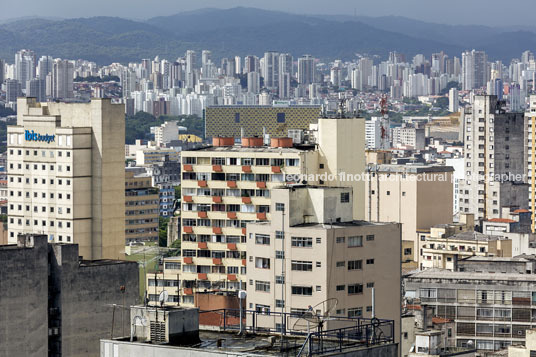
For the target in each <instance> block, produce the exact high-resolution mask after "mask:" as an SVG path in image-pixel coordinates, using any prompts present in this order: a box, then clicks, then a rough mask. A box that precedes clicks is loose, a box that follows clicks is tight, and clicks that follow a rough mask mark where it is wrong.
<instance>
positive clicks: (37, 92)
mask: <svg viewBox="0 0 536 357" xmlns="http://www.w3.org/2000/svg"><path fill="white" fill-rule="evenodd" d="M26 96H27V97H32V98H36V99H37V101H38V102H46V100H47V96H46V80H45V79H39V78H34V79H30V80H29V81H28V83H27V84H26Z"/></svg>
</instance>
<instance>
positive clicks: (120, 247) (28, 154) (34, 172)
mask: <svg viewBox="0 0 536 357" xmlns="http://www.w3.org/2000/svg"><path fill="white" fill-rule="evenodd" d="M17 104H18V105H17V106H18V108H17V125H13V126H9V127H8V134H7V138H8V140H7V142H8V144H7V145H8V147H7V152H8V161H7V167H8V190H9V207H8V222H9V236H8V239H9V242H11V243H14V242H16V239H17V235H19V234H21V233H41V234H45V235H47V237H48V239H49V242H56V243H57V242H60V243H77V244H78V245H79V247H80V255H82V256H83V257H84V258H85V259H106V258H110V259H117V258H121V257H123V256H124V245H125V179H124V178H125V168H124V165H125V147H124V135H125V109H124V105H122V104H121V105H120V104H111V101H110V100H109V99H94V100H92V101H91V102H90V103H83V104H79V103H77V104H74V103H73V104H71V103H54V102H49V103H38V102H36V100H35V99H33V98H20V99H19V100H18V103H17Z"/></svg>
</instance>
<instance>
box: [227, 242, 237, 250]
mask: <svg viewBox="0 0 536 357" xmlns="http://www.w3.org/2000/svg"><path fill="white" fill-rule="evenodd" d="M227 249H229V250H236V249H237V248H236V243H227Z"/></svg>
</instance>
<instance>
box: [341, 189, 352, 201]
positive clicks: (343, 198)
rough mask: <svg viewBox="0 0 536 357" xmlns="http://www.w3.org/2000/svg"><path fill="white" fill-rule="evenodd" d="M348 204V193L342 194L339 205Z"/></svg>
mask: <svg viewBox="0 0 536 357" xmlns="http://www.w3.org/2000/svg"><path fill="white" fill-rule="evenodd" d="M348 202H350V192H342V193H341V203H348Z"/></svg>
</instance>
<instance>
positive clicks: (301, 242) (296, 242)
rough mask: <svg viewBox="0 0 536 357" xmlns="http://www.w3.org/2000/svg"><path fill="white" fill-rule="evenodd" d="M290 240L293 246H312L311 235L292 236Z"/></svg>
mask: <svg viewBox="0 0 536 357" xmlns="http://www.w3.org/2000/svg"><path fill="white" fill-rule="evenodd" d="M291 241H292V242H291V244H292V246H293V247H301V248H311V247H312V246H313V238H311V237H292V238H291Z"/></svg>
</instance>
